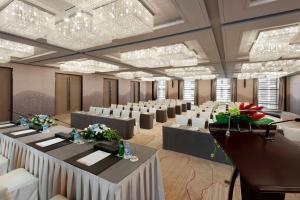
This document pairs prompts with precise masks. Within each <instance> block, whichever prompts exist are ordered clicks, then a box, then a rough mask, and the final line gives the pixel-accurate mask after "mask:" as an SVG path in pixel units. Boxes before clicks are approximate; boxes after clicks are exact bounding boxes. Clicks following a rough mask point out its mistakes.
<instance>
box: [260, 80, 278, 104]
mask: <svg viewBox="0 0 300 200" xmlns="http://www.w3.org/2000/svg"><path fill="white" fill-rule="evenodd" d="M257 99H258V105H259V106H263V107H265V108H267V109H278V99H279V80H278V79H277V78H273V79H269V78H266V79H258V92H257Z"/></svg>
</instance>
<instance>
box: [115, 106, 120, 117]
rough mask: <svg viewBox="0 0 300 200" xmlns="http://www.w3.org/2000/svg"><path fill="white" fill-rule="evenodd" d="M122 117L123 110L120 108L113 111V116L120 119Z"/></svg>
mask: <svg viewBox="0 0 300 200" xmlns="http://www.w3.org/2000/svg"><path fill="white" fill-rule="evenodd" d="M120 115H121V109H119V108H115V109H113V116H114V117H120Z"/></svg>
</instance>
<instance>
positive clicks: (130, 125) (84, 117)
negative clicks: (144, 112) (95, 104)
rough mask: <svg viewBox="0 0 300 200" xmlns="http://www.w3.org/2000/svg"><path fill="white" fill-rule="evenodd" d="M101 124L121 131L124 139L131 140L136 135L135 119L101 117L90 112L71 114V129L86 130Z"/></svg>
mask: <svg viewBox="0 0 300 200" xmlns="http://www.w3.org/2000/svg"><path fill="white" fill-rule="evenodd" d="M95 123H101V124H105V125H107V126H108V127H110V128H113V129H116V130H117V131H119V133H120V136H121V137H122V138H123V139H126V140H128V139H130V138H132V137H133V135H134V126H135V119H133V118H121V117H113V116H100V115H96V114H91V113H89V112H84V111H79V112H73V113H71V127H74V128H78V129H84V128H86V127H88V126H89V125H91V124H95Z"/></svg>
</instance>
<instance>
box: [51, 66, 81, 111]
mask: <svg viewBox="0 0 300 200" xmlns="http://www.w3.org/2000/svg"><path fill="white" fill-rule="evenodd" d="M56 74H63V75H71V76H79V77H80V84H81V87H80V110H82V108H83V77H82V75H78V74H68V73H62V72H55V75H54V76H55V81H54V85H55V86H54V87H55V91H54V104H55V105H54V111H55V112H54V113H55V115H57V113H56Z"/></svg>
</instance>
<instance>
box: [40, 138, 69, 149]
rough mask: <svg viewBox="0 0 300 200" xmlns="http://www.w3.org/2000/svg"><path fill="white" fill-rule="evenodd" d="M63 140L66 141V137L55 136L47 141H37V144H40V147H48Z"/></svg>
mask: <svg viewBox="0 0 300 200" xmlns="http://www.w3.org/2000/svg"><path fill="white" fill-rule="evenodd" d="M62 141H65V139H62V138H54V139H51V140H46V141H43V142H38V143H36V145H37V146H40V147H47V146H50V145H53V144H56V143H59V142H62Z"/></svg>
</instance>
